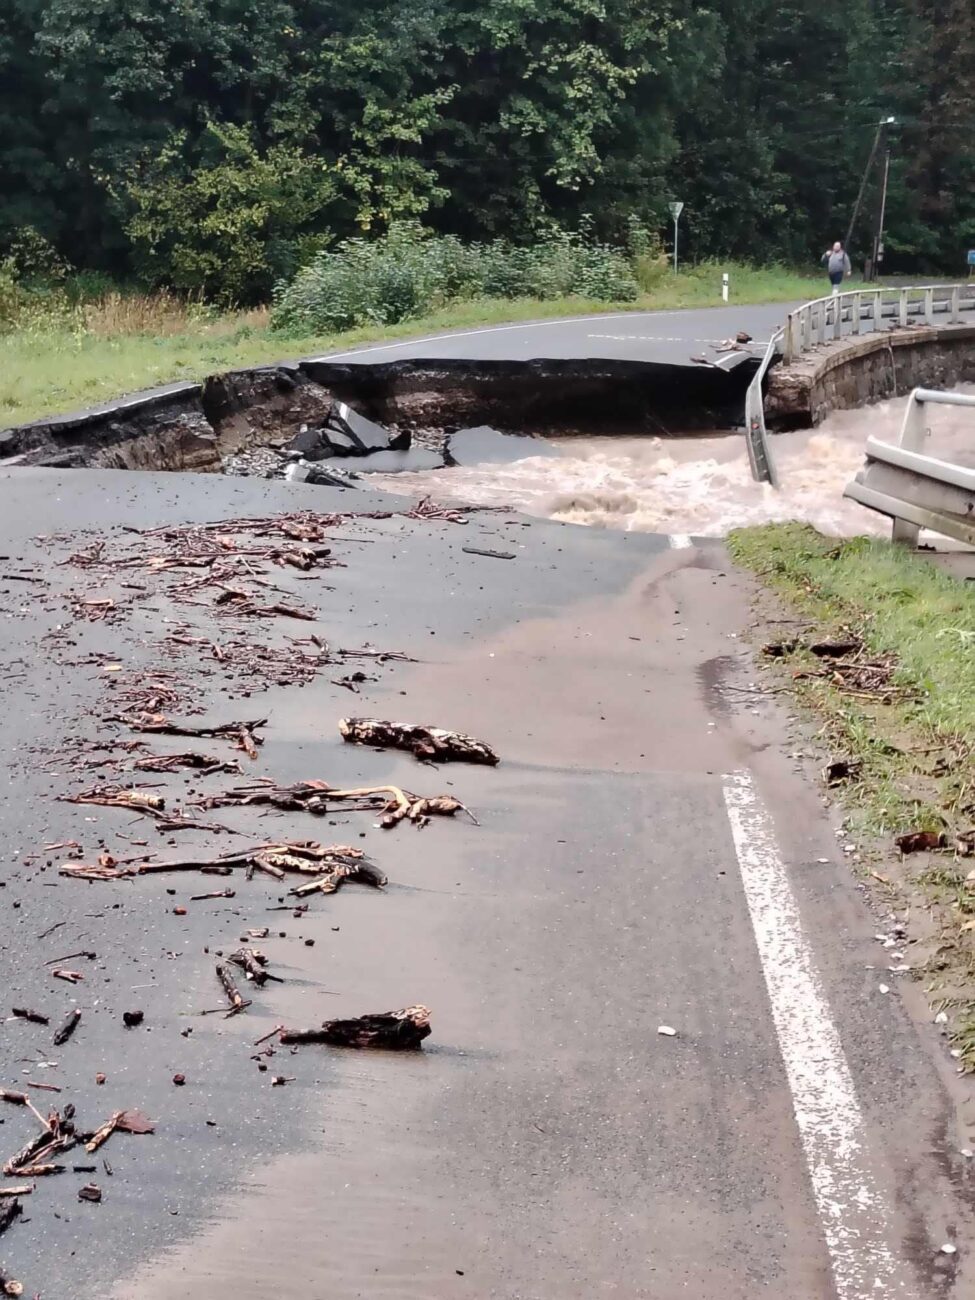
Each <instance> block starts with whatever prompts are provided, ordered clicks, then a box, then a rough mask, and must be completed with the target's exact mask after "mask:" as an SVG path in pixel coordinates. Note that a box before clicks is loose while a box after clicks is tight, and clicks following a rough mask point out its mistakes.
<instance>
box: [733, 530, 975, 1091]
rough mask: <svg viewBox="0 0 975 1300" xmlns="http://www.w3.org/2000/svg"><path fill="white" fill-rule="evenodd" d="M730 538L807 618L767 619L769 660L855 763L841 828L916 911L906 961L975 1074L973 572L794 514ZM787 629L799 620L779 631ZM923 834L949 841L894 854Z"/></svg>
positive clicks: (830, 741) (848, 775)
mask: <svg viewBox="0 0 975 1300" xmlns="http://www.w3.org/2000/svg"><path fill="white" fill-rule="evenodd" d="M729 546H730V549H731V553H732V555H733V556H734V558H735V559H736V560H737V561H738V562H739V563H740V564H742V565H743V566H744V567H746V568H749V569H752V570H753V571H754V572H755V573H756V574H757V575H758V576H759V577H760V578H761V579H762V581H763V582H764V583H765V585H766V586H767V587H768V588H770V589H771V591H772V592H773V593H775V595H776V597H778V598H779V600H780V601H782V602H784V603H785V606H786V610H785V612H786V613H788V614H789V615H791V616H793V617H794V618H796V619H798V620H799V621H798V623H796V624H793V623H791V622H790V623H789V624H782V623H776V624H775V625H774V626H775V629H776V632H777V634H778V636H777V638H776V639H777V642H778V644H777V645H776V646H775V647H773V646H769V647H768V650H773V649H774V650H775V653H776V657H774V658H769V664H770V666H771V667H772V670H773V671H775V672H777V673H778V674H779V675H780V677H781V678H782V681H783V685H784V686H785V687H786V688H787V689H788V690H789V691H791V692H792V693H793V694H794V695H795V697H796V699H797V700H798V701H799V702H800V703H801V704H802V705H803V706H804V707H805V708H806V709H808V710H810V711H811V712H812V713H813V714H814V715H815V716H816V718H817V719H818V720H819V721H820V724H821V732H820V738H821V740H822V742H823V745H824V747H825V749H826V750H827V751H828V753H829V755H830V759H831V760H832V761H840V762H842V763H844V764H845V765H846V766H845V768H842V769H839V772H838V774H837V776H838V779H837V784H836V786H835V791H834V792H835V793H836V794H838V795H839V797H840V798H841V799H842V800H843V803H844V805H845V808H846V812H847V822H846V825H847V827H848V829H849V831H850V833H851V835H852V836H853V837H854V838H855V839H856V840H857V841H858V843H859V844H860V845H861V848H862V856H863V859H864V860H865V861H866V862H867V864H868V865H867V868H866V870H867V871H868V874H869V875H870V876H873V877H874V879H875V880H877V881H879V882H880V883H881V884H882V885H883V886H885V888H886V889H887V890H888V891H889V901H891V902H893V903H895V904H896V905H899V906H901V907H903V908H904V909H905V913H906V915H907V916H908V917H909V918H910V921H909V924H908V944H907V951H908V952H909V953H910V954H911V955H910V957H909V965H910V967H911V970H912V973H913V974H914V975H915V976H916V977H917V978H920V979H922V980H923V981H924V982H925V987H926V991H927V993H928V994H929V996H930V997H931V999H932V1001H933V1003H934V1004H935V1008H936V1010H938V1011H942V1010H943V1011H945V1012H946V1013H947V1014H948V1017H949V1031H948V1032H949V1037H950V1039H951V1043H952V1049H953V1053H954V1054H955V1055H956V1057H957V1058H958V1059H959V1061H960V1062H961V1064H962V1065H963V1066H964V1067H965V1068H966V1069H967V1070H969V1071H975V871H973V870H972V868H973V867H975V859H973V857H972V854H973V851H975V836H973V835H972V827H973V826H975V584H966V583H965V582H963V581H959V580H958V579H956V578H953V577H951V576H950V575H948V574H945V573H942V572H940V571H939V570H937V569H935V568H934V567H932V566H931V565H930V564H929V563H928V562H927V561H925V560H924V559H922V558H919V557H918V556H915V555H913V554H912V553H911V552H909V551H907V550H905V549H903V548H900V547H896V546H892V545H891V544H889V543H886V542H881V541H874V540H868V539H866V538H855V539H853V540H851V541H840V542H838V541H837V540H836V539H834V538H827V537H823V536H822V535H821V534H819V533H817V532H815V530H813V529H812V528H809V527H807V526H805V525H800V524H773V525H769V526H766V527H761V528H751V529H743V530H740V531H738V532H735V533H733V534H732V535H731V537H730V539H729ZM768 626H772V624H771V623H770V624H769V625H768ZM783 626H789V627H790V628H792V627H798V628H801V632H800V633H799V634H796V633H794V632H792V631H790V639H789V640H787V641H785V642H784V643H783V642H782V639H781V631H782V627H783ZM759 627H760V628H762V635H763V636H765V635H767V630H768V628H767V627H762V624H761V622H760V623H759ZM822 642H832V643H834V646H835V643H837V642H846V643H848V644H851V645H853V646H856V647H858V648H856V649H853V650H850V651H848V652H846V653H845V654H841V655H840V656H839V657H837V658H829V657H823V656H822V654H821V653H820V654H817V653H814V651H813V649H812V648H811V647H813V646H814V645H816V644H817V643H822ZM914 831H927V832H931V836H932V838H933V839H936V840H940V842H941V844H942V845H943V847H941V848H938V849H935V850H933V851H921V852H912V853H901V852H900V850H899V849H898V847H897V845H896V840H897V839H898V838H899V837H900V836H902V835H904V834H907V833H910V832H914ZM881 864H882V865H881ZM871 867H874V868H876V869H871Z"/></svg>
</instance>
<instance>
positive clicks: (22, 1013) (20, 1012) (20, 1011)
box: [11, 1007, 51, 1025]
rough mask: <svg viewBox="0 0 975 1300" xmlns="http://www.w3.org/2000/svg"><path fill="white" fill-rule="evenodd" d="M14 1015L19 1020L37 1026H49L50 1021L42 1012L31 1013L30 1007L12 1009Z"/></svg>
mask: <svg viewBox="0 0 975 1300" xmlns="http://www.w3.org/2000/svg"><path fill="white" fill-rule="evenodd" d="M11 1010H12V1011H13V1014H14V1015H15V1016H16V1017H17V1018H18V1020H30V1021H31V1022H32V1023H33V1024H35V1025H49V1024H50V1023H51V1021H50V1019H49V1018H48V1017H47V1016H45V1015H42V1014H41V1012H40V1011H31V1010H30V1008H29V1007H12V1008H11Z"/></svg>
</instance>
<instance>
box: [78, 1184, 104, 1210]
mask: <svg viewBox="0 0 975 1300" xmlns="http://www.w3.org/2000/svg"><path fill="white" fill-rule="evenodd" d="M101 1199H102V1189H101V1188H100V1187H99V1186H98V1185H97V1183H85V1185H84V1187H79V1188H78V1200H79V1201H94V1202H95V1204H96V1205H97V1204H98V1202H99V1201H100V1200H101Z"/></svg>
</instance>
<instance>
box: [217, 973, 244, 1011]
mask: <svg viewBox="0 0 975 1300" xmlns="http://www.w3.org/2000/svg"><path fill="white" fill-rule="evenodd" d="M216 969H217V979H218V980H219V981H220V983H221V985H222V986H223V991H224V993H226V995H227V1001H228V1002H229V1003H230V1011H229V1012H228V1013H227V1014H228V1015H231V1016H235V1015H237V1014H238V1012H240V1011H243V1010H244V1008H245V1007H249V1006H250V1003H249V1002H248V1001H247V999H246V998H245V997H244V995H243V994H242V993H241V991H240V989H239V988H238V987H237V985H236V983H235V982H234V977H233V975H232V974H231V971H230V967H229V966H225V965H224V964H223V962H218V963H217V968H216Z"/></svg>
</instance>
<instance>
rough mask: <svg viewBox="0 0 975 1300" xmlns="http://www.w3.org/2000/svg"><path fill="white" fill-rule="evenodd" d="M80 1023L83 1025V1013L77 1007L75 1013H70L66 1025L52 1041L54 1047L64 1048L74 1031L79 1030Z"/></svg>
mask: <svg viewBox="0 0 975 1300" xmlns="http://www.w3.org/2000/svg"><path fill="white" fill-rule="evenodd" d="M80 1023H81V1012H80V1010H79V1009H78V1008H77V1007H75V1008H74V1010H73V1011H70V1012H69V1013H68V1016H67V1019H66V1020H65V1022H64V1024H63V1025H62V1026H61V1028H60V1029H59V1030H58V1031H57V1032H56V1033H55V1035H54V1038H53V1040H52V1041H53V1043H54V1046H55V1047H63V1046H64V1044H65V1043H66V1042H67V1041H68V1039H69V1038H70V1037H71V1035H72V1034H73V1033H74V1031H75V1030H76V1029H77V1028H78V1025H79V1024H80Z"/></svg>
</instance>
